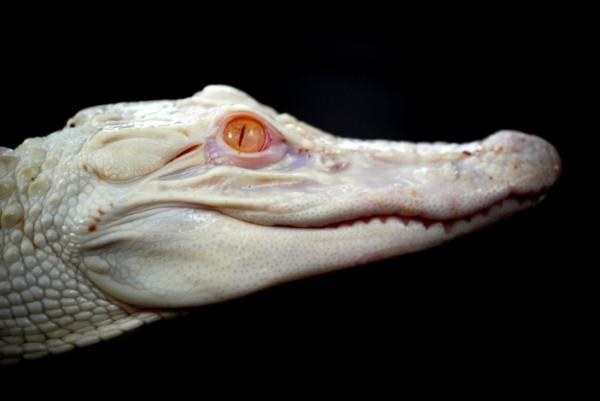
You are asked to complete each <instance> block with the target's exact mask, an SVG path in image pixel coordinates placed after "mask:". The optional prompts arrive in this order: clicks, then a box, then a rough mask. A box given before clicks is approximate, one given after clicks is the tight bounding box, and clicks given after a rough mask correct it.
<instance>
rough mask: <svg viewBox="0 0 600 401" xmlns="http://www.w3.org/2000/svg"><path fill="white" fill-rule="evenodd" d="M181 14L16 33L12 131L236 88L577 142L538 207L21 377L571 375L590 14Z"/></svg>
mask: <svg viewBox="0 0 600 401" xmlns="http://www.w3.org/2000/svg"><path fill="white" fill-rule="evenodd" d="M113 11H115V10H113ZM180 11H181V12H182V13H183V14H165V15H164V16H162V18H161V17H160V16H156V15H155V16H154V17H153V18H152V19H147V20H142V21H141V22H140V21H139V20H138V21H137V23H136V24H133V23H132V19H131V17H129V16H127V17H123V16H120V15H119V13H118V12H116V11H115V12H113V13H109V14H110V19H109V20H108V23H107V20H104V22H103V23H98V22H97V21H95V20H92V19H91V17H90V19H89V20H88V19H85V18H77V19H76V20H73V19H69V18H67V17H56V18H55V19H53V20H52V21H53V22H52V23H47V24H44V25H43V26H42V28H40V29H39V30H35V31H34V32H35V33H34V34H33V35H32V36H27V35H25V34H23V35H21V36H19V37H18V40H17V39H15V38H14V37H15V32H16V31H11V32H8V31H7V32H8V33H7V35H5V39H4V45H5V46H4V67H3V68H4V71H5V72H4V74H3V81H4V98H5V100H6V104H5V106H4V107H3V113H7V114H6V115H5V116H4V117H3V120H2V121H3V125H4V126H3V133H2V144H3V145H4V146H9V147H15V146H16V145H18V144H19V143H20V142H21V141H22V140H23V139H24V138H26V137H29V136H36V135H46V134H48V133H50V132H51V131H53V130H57V129H60V128H61V127H62V126H64V124H65V122H66V120H67V119H68V118H69V117H70V116H72V115H73V114H74V113H76V112H77V111H78V110H79V109H81V108H83V107H87V106H92V105H96V104H100V103H111V102H118V101H125V100H127V101H133V100H145V99H163V98H180V97H186V96H189V95H191V94H193V93H194V92H196V91H198V90H200V89H201V88H202V87H204V86H205V85H207V84H211V83H223V84H228V85H232V86H236V87H238V88H240V89H242V90H244V91H246V92H248V93H249V94H251V95H252V96H254V97H255V98H256V99H258V100H259V101H260V102H262V103H265V104H268V105H270V106H272V107H275V108H276V109H277V110H279V111H282V112H283V111H285V112H288V113H290V114H293V115H295V116H296V117H298V118H299V119H301V120H304V121H306V122H309V123H311V124H313V125H315V126H318V127H320V128H322V129H324V130H326V131H329V132H332V133H335V134H337V135H341V136H348V137H356V138H387V139H395V140H401V139H402V140H410V141H438V140H440V141H450V142H455V141H456V142H461V141H470V140H475V139H480V138H482V137H484V136H486V135H489V134H491V133H493V132H494V131H496V130H498V129H502V128H510V129H517V130H522V131H525V132H530V133H535V134H537V135H539V136H541V137H543V138H546V139H547V140H549V141H550V142H552V143H553V144H554V145H555V146H556V147H557V149H558V151H559V153H561V156H562V157H563V161H564V174H563V177H562V179H561V181H560V182H559V184H558V185H557V187H556V188H555V189H554V190H553V191H552V192H551V194H550V195H549V197H548V199H547V200H546V201H545V202H543V203H542V204H541V205H540V206H538V207H536V208H535V209H532V210H529V211H527V212H524V213H522V214H520V215H518V216H515V217H514V218H512V219H510V220H508V221H505V222H502V223H500V224H497V225H495V226H493V227H490V228H488V229H485V230H483V231H481V232H478V233H476V234H473V235H470V236H468V237H465V238H462V239H458V240H456V241H453V242H451V243H448V244H445V245H443V246H440V247H438V248H435V249H432V250H428V251H425V252H422V253H418V254H413V255H405V256H401V257H398V258H395V259H391V260H388V261H384V262H380V263H376V264H371V265H368V266H364V267H359V268H355V269H351V270H347V271H341V272H336V273H333V274H328V275H324V276H319V277H315V278H311V279H307V280H303V281H299V282H295V283H290V284H286V285H282V286H279V287H277V288H273V289H269V290H266V291H263V292H260V293H258V294H255V295H252V296H248V297H245V298H243V299H239V300H235V301H231V302H227V303H223V304H219V305H212V306H206V307H202V308H198V309H197V310H196V311H194V312H193V313H191V314H190V315H187V316H185V317H181V318H178V319H175V320H170V321H163V322H159V323H155V324H152V325H149V326H147V327H144V328H142V329H140V330H138V331H136V332H134V333H132V334H126V335H123V336H122V337H120V338H117V339H115V340H113V341H109V342H105V343H101V344H99V345H96V346H92V347H88V348H85V349H81V350H76V351H73V352H70V353H67V354H64V355H59V356H54V357H51V358H46V359H43V360H39V361H33V362H27V363H24V364H21V365H18V366H13V367H9V368H3V371H4V372H6V373H3V375H4V377H5V378H6V377H9V378H10V377H15V378H17V377H19V378H24V377H31V376H32V375H33V376H48V377H56V378H61V377H78V378H81V380H84V382H85V380H86V379H87V378H94V379H93V380H92V379H90V381H92V382H96V381H97V380H99V379H96V378H99V377H102V378H103V379H102V380H104V381H108V378H107V377H115V376H116V377H118V378H119V379H120V380H121V382H122V383H130V382H132V381H133V382H139V379H140V377H141V378H144V380H148V378H151V377H155V376H159V375H164V374H173V375H179V374H182V373H185V375H184V376H181V377H192V378H194V379H193V380H196V378H197V380H198V382H199V383H202V385H204V386H206V385H209V384H211V383H212V384H214V383H215V382H221V381H224V382H226V383H228V384H227V385H226V386H225V387H223V388H222V391H223V392H224V393H227V392H229V391H231V390H233V388H232V387H235V386H236V385H237V384H238V383H240V382H242V381H243V379H244V378H246V379H252V382H253V383H254V384H255V385H258V386H259V387H262V386H263V385H264V386H265V387H270V386H271V385H273V384H274V382H279V383H281V382H283V383H291V385H293V386H294V387H293V388H296V389H297V388H304V387H307V386H310V385H311V384H314V383H319V382H329V383H331V381H332V378H333V376H339V375H340V374H342V375H345V377H346V378H344V379H342V382H343V383H344V384H343V386H346V387H347V386H349V385H350V384H352V382H353V381H358V382H360V381H361V380H362V379H364V378H365V377H366V376H367V374H374V375H376V376H377V377H379V380H380V381H381V382H382V383H388V384H393V383H395V382H396V381H399V380H406V379H409V380H411V379H412V378H413V377H414V378H418V379H420V380H424V381H425V382H427V380H428V379H427V378H432V377H439V378H446V380H448V378H449V377H456V380H455V381H454V380H452V381H444V380H441V379H435V380H434V383H435V385H440V386H449V387H451V386H453V385H457V384H460V383H467V384H468V383H477V384H484V385H486V384H487V385H488V386H489V387H488V389H495V390H501V389H504V390H506V388H507V387H510V386H512V385H515V384H517V385H520V384H524V385H529V386H530V389H531V390H533V389H534V388H535V387H536V386H538V387H541V388H550V387H552V386H557V385H558V383H560V380H559V381H553V378H556V377H562V374H563V373H566V372H568V371H569V369H570V368H568V367H569V366H572V365H575V363H574V362H573V360H572V359H571V358H573V357H574V356H575V355H576V354H578V352H579V351H578V348H577V347H578V345H579V344H578V342H577V340H575V339H576V338H577V337H578V335H577V333H578V330H580V327H581V315H580V314H579V311H580V310H581V307H582V306H583V303H584V301H583V300H582V299H583V296H584V294H582V292H583V291H580V290H579V287H580V280H583V278H582V277H579V276H578V275H579V272H580V267H581V264H583V263H584V262H582V261H581V260H580V258H579V256H578V255H579V249H580V247H581V246H582V244H583V242H584V239H583V238H584V237H585V234H584V233H583V231H580V230H578V229H577V228H576V227H575V224H579V223H580V222H581V220H582V219H581V216H578V215H579V214H580V213H584V214H585V210H583V209H584V208H583V207H582V206H580V204H579V203H577V200H578V199H580V198H581V197H582V196H585V194H586V191H585V190H584V189H583V188H585V185H586V184H587V178H586V177H584V176H582V175H581V174H579V172H578V171H583V167H585V166H584V164H585V163H586V162H587V160H586V159H584V158H583V156H582V154H583V151H584V148H585V147H588V146H592V145H591V140H592V139H593V136H594V135H595V134H593V133H592V131H591V130H590V127H589V126H588V125H586V123H585V122H584V121H585V120H586V119H587V118H589V117H590V113H591V110H592V109H594V108H595V107H593V106H592V105H593V103H592V102H591V101H589V100H587V99H586V96H588V95H589V94H590V93H593V90H592V87H591V81H590V80H589V75H588V72H589V71H591V69H592V67H591V65H590V63H589V62H588V61H589V60H590V58H591V51H592V50H591V48H590V47H588V42H587V39H589V37H590V36H589V35H590V33H589V32H588V30H587V29H588V26H587V25H586V23H585V21H581V23H577V22H578V21H577V20H573V19H572V18H571V16H569V15H564V16H562V17H561V16H558V17H556V18H558V19H552V20H548V21H546V23H544V21H545V20H544V18H541V17H540V18H537V17H536V18H534V19H533V20H532V19H531V18H532V17H524V18H520V17H519V13H515V14H514V15H512V16H511V17H507V18H504V19H501V20H500V21H495V20H493V19H492V16H491V15H490V14H484V15H483V16H480V17H479V18H478V19H476V23H475V24H474V25H469V26H464V25H461V24H459V23H458V22H457V25H454V24H446V25H444V26H442V27H441V29H440V30H439V31H436V32H435V33H433V32H432V31H431V29H432V28H433V27H434V26H435V25H436V20H434V21H429V24H423V25H417V26H410V27H408V28H406V27H404V25H405V24H406V22H407V21H410V19H411V18H410V17H409V16H405V15H404V16H402V17H398V18H396V17H394V16H392V17H389V16H388V18H383V17H382V18H379V17H375V18H374V17H373V16H372V15H365V16H364V19H365V21H369V24H372V25H371V26H373V25H374V26H375V27H374V28H369V27H368V26H367V24H366V23H365V26H366V27H363V28H364V29H348V26H346V27H344V28H343V29H333V28H332V27H331V26H329V27H328V28H325V29H324V28H322V26H323V25H325V26H326V27H327V26H328V24H327V23H325V24H323V21H322V20H319V21H315V20H313V19H307V18H304V19H302V18H300V19H299V20H298V21H289V23H287V22H285V21H287V20H286V19H285V18H284V19H283V20H284V22H283V23H281V21H282V19H281V18H264V19H263V20H258V21H257V20H256V19H255V18H251V17H248V18H239V19H230V18H229V17H226V18H225V17H221V18H218V17H215V15H214V14H211V13H203V14H202V15H199V14H196V17H194V16H189V15H188V18H184V19H180V17H179V16H180V15H185V14H186V12H189V13H192V10H191V9H190V10H187V11H186V10H180ZM158 14H160V10H159V13H158ZM515 16H516V17H515ZM327 18H332V17H324V19H325V20H327ZM336 18H337V19H338V20H339V19H340V18H342V16H337V17H336ZM358 18H359V20H360V16H359V17H358ZM561 18H562V19H561ZM440 19H441V20H444V18H443V17H440ZM36 21H37V20H35V21H28V22H27V25H24V26H23V27H22V31H21V33H22V32H23V31H28V30H30V29H32V28H34V27H35V25H36V23H37V22H36ZM208 21H210V22H211V23H210V24H209V23H207V22H208ZM354 21H356V19H355V20H354ZM532 21H534V22H536V23H538V24H537V25H535V26H532V24H531V23H532ZM325 22H327V21H325ZM446 22H448V21H446ZM472 22H473V21H472ZM540 22H541V24H539V23H540ZM566 23H576V24H575V25H576V27H575V28H572V27H571V26H569V27H567V26H566ZM348 25H353V26H356V23H355V22H354V23H352V24H350V23H349V24H348ZM58 28H60V29H58ZM258 28H260V29H258ZM17 35H18V33H17ZM592 115H593V114H592ZM580 168H582V169H581V170H579V169H580ZM574 216H578V217H577V218H573V217H574ZM432 374H437V375H432ZM68 375H76V376H68ZM440 380H441V381H440ZM355 384H356V383H355ZM429 384H432V383H429ZM549 386H550V387H549ZM424 388H427V386H425V387H424Z"/></svg>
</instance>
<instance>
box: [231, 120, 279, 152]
mask: <svg viewBox="0 0 600 401" xmlns="http://www.w3.org/2000/svg"><path fill="white" fill-rule="evenodd" d="M223 139H224V140H225V143H227V145H229V146H230V147H232V148H233V149H235V150H237V151H240V152H246V153H253V152H260V151H261V150H263V149H264V148H265V147H266V145H268V136H267V133H266V132H265V129H264V127H263V125H262V124H261V123H259V122H258V121H256V120H254V119H252V118H247V117H241V118H236V119H235V120H232V121H230V122H229V123H227V125H226V126H225V130H224V131H223Z"/></svg>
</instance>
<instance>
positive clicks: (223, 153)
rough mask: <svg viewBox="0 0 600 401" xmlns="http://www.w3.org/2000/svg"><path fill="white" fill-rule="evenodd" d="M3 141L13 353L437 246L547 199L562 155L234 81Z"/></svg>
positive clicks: (504, 135) (43, 350)
mask: <svg viewBox="0 0 600 401" xmlns="http://www.w3.org/2000/svg"><path fill="white" fill-rule="evenodd" d="M0 157H2V160H3V162H2V164H0V167H1V168H2V170H0V173H1V174H0V177H1V176H2V175H4V178H1V180H2V181H1V182H0V199H2V201H1V202H2V210H3V212H2V234H3V235H2V236H1V237H0V238H2V241H3V242H2V254H3V261H2V264H1V265H0V273H1V275H0V280H2V281H1V282H0V284H1V286H0V297H1V298H0V301H2V304H0V311H3V314H2V316H0V317H1V318H2V319H3V320H1V321H0V333H1V336H0V354H2V355H3V356H4V357H5V358H13V359H15V358H16V359H18V358H21V357H23V356H24V357H36V356H41V355H45V354H47V353H49V352H62V351H65V350H68V349H70V348H72V347H73V346H77V345H80V346H81V345H87V344H90V343H93V342H96V341H99V340H100V339H104V338H109V337H111V336H114V335H117V334H119V333H120V332H122V331H124V330H127V329H130V328H133V327H137V326H138V325H140V324H142V323H143V322H147V321H151V320H155V319H156V318H158V317H159V316H161V315H162V314H163V312H164V311H168V310H176V308H184V307H185V308H187V307H192V306H196V305H202V304H207V303H214V302H218V301H223V300H227V299H231V298H235V297H239V296H242V295H245V294H248V293H251V292H254V291H257V290H260V289H263V288H265V287H269V286H273V285H275V284H278V283H281V282H285V281H289V280H293V279H298V278H302V277H306V276H310V275H314V274H318V273H322V272H326V271H331V270H335V269H341V268H345V267H349V266H353V265H357V264H363V263H367V262H369V261H374V260H378V259H382V258H387V257H391V256H396V255H401V254H405V253H408V252H415V251H419V250H422V249H425V248H428V247H432V246H434V245H437V244H440V243H442V242H445V241H448V240H450V239H452V238H455V237H457V236H460V235H463V234H465V233H468V232H471V231H473V230H476V229H479V228H481V227H483V226H486V225H488V224H490V223H492V222H494V221H497V220H498V219H501V218H503V217H505V216H508V215H511V214H513V213H515V212H517V211H520V210H522V209H525V208H527V207H530V206H532V205H534V204H536V203H537V202H538V201H540V200H541V199H542V198H543V197H544V194H545V193H546V191H547V190H548V189H549V188H550V187H551V186H552V185H553V184H554V182H555V181H556V179H557V177H558V175H559V172H560V159H559V156H558V154H557V152H556V151H555V149H554V148H553V147H552V146H551V145H550V144H549V143H547V142H545V141H544V140H542V139H540V138H538V137H535V136H532V135H527V134H523V133H519V132H514V131H501V132H498V133H496V134H494V135H492V136H489V137H488V138H486V139H484V140H482V141H478V142H472V143H466V144H446V143H436V144H420V143H419V144H413V143H405V142H391V141H381V140H377V141H362V140H355V139H343V138H339V137H335V136H332V135H330V134H327V133H325V132H322V131H320V130H319V129H317V128H314V127H312V126H310V125H307V124H305V123H303V122H300V121H298V120H296V119H295V118H294V117H292V116H290V115H288V114H278V113H276V112H275V111H274V110H273V109H271V108H269V107H266V106H264V105H261V104H259V103H258V102H256V101H255V100H254V99H252V98H251V97H249V96H248V95H246V94H245V93H243V92H240V91H238V90H236V89H234V88H231V87H226V86H208V87H206V88H205V89H204V90H203V91H201V92H199V93H197V94H196V95H194V96H193V97H191V98H187V99H183V100H177V101H152V102H140V103H119V104H113V105H107V106H98V107H93V108H89V109H86V110H83V111H81V112H79V113H78V114H77V115H76V116H75V117H73V118H72V119H71V120H70V121H69V122H68V126H67V127H66V128H65V129H63V130H62V131H59V132H57V133H54V134H52V135H49V136H48V137H45V138H34V139H30V140H28V141H26V142H25V143H24V144H23V145H21V146H20V147H19V148H17V149H16V150H15V151H10V150H4V151H3V153H2V154H1V155H0Z"/></svg>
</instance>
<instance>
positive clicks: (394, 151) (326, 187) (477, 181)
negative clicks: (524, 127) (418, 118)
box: [217, 131, 561, 227]
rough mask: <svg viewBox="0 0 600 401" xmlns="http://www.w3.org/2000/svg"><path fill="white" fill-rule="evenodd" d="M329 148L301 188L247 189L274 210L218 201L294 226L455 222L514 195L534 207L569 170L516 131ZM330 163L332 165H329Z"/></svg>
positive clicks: (234, 210)
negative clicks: (474, 138) (376, 220)
mask: <svg viewBox="0 0 600 401" xmlns="http://www.w3.org/2000/svg"><path fill="white" fill-rule="evenodd" d="M327 155H333V158H331V157H329V156H328V157H327V158H326V162H325V163H320V161H319V157H315V159H316V160H315V163H314V164H312V165H310V166H305V167H304V169H305V170H306V169H312V171H313V172H314V173H313V176H314V180H313V181H312V182H310V183H308V182H309V181H306V182H307V184H305V186H304V191H303V192H302V193H301V194H300V193H298V192H297V191H298V187H295V188H291V189H288V188H285V187H284V186H282V187H277V186H276V187H274V188H273V190H272V191H271V192H269V191H268V190H267V191H265V190H262V191H252V190H246V191H245V194H244V195H245V196H246V197H247V198H250V199H256V201H257V202H258V201H260V200H266V201H267V204H269V208H268V209H269V210H265V209H263V208H261V207H258V208H243V207H242V208H240V207H227V205H221V206H217V208H218V209H219V210H220V211H221V212H223V213H225V214H227V215H230V216H232V217H235V218H238V219H241V220H245V221H248V222H251V223H255V224H261V225H278V226H287V227H329V226H331V225H336V224H340V223H344V222H352V221H354V220H357V219H364V218H365V217H369V216H380V217H384V216H395V217H398V218H411V219H419V220H421V221H429V222H452V221H456V220H460V219H469V218H471V217H473V216H474V215H476V214H479V213H485V212H486V211H487V210H488V209H490V208H492V207H493V206H496V205H499V204H501V203H502V202H503V201H505V200H508V199H512V200H517V201H519V203H520V204H522V205H523V206H530V205H531V204H534V203H536V202H537V201H538V200H539V199H540V198H541V197H543V195H544V194H545V192H547V191H548V190H549V189H550V187H552V185H553V184H554V183H555V182H556V180H557V179H558V177H559V175H560V171H561V161H560V158H559V156H558V153H557V152H556V150H555V149H554V147H553V146H552V145H551V144H549V143H548V142H546V141H544V140H543V139H541V138H538V137H536V136H532V135H527V134H523V133H519V132H515V131H501V132H498V133H496V134H494V135H492V136H490V137H488V138H486V139H484V140H483V141H479V142H473V143H469V144H464V145H455V144H431V145H430V144H408V143H393V142H380V141H376V142H373V141H356V140H351V141H345V140H340V142H339V147H338V148H337V151H336V149H330V150H329V152H328V153H327ZM325 164H327V165H328V166H330V167H331V166H333V167H331V168H330V171H327V172H324V171H323V170H324V169H325V170H326V168H324V167H326V166H325ZM300 173H302V174H306V171H299V172H296V174H300ZM306 176H307V177H309V176H310V174H306ZM300 190H302V187H300ZM269 202H270V203H269Z"/></svg>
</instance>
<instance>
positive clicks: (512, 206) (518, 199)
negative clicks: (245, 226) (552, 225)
mask: <svg viewBox="0 0 600 401" xmlns="http://www.w3.org/2000/svg"><path fill="white" fill-rule="evenodd" d="M548 189H549V188H547V189H542V190H540V191H536V192H530V193H525V194H516V193H515V194H511V195H509V196H507V197H505V198H502V199H500V200H498V201H496V202H493V203H492V204H490V205H487V206H485V207H483V208H480V209H477V210H475V211H473V212H470V213H468V214H463V215H459V216H456V217H450V218H444V219H431V218H428V217H424V216H419V215H414V216H406V215H402V214H372V215H365V216H360V217H356V218H353V219H348V220H340V221H336V222H332V223H327V224H324V225H309V226H292V225H275V227H285V228H295V229H302V228H304V229H338V228H345V227H350V226H354V225H357V224H370V223H372V222H374V221H379V222H381V223H384V224H385V223H387V222H388V221H394V222H397V223H401V224H403V225H405V226H409V225H411V224H412V225H415V224H416V225H420V226H422V227H423V228H424V229H425V230H428V229H430V228H431V227H433V226H436V225H441V226H442V227H443V229H444V231H445V232H446V233H450V232H452V231H453V229H454V228H455V227H456V226H457V225H458V224H461V223H467V224H468V223H470V222H471V221H473V220H475V219H477V218H487V217H489V216H490V215H491V214H492V212H493V211H509V210H510V212H509V213H501V214H502V216H501V217H508V216H509V215H510V214H512V213H514V212H517V211H519V210H522V209H525V208H529V207H531V206H534V205H536V204H538V203H540V202H541V201H542V200H543V199H544V198H545V197H546V194H547V190H548Z"/></svg>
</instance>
